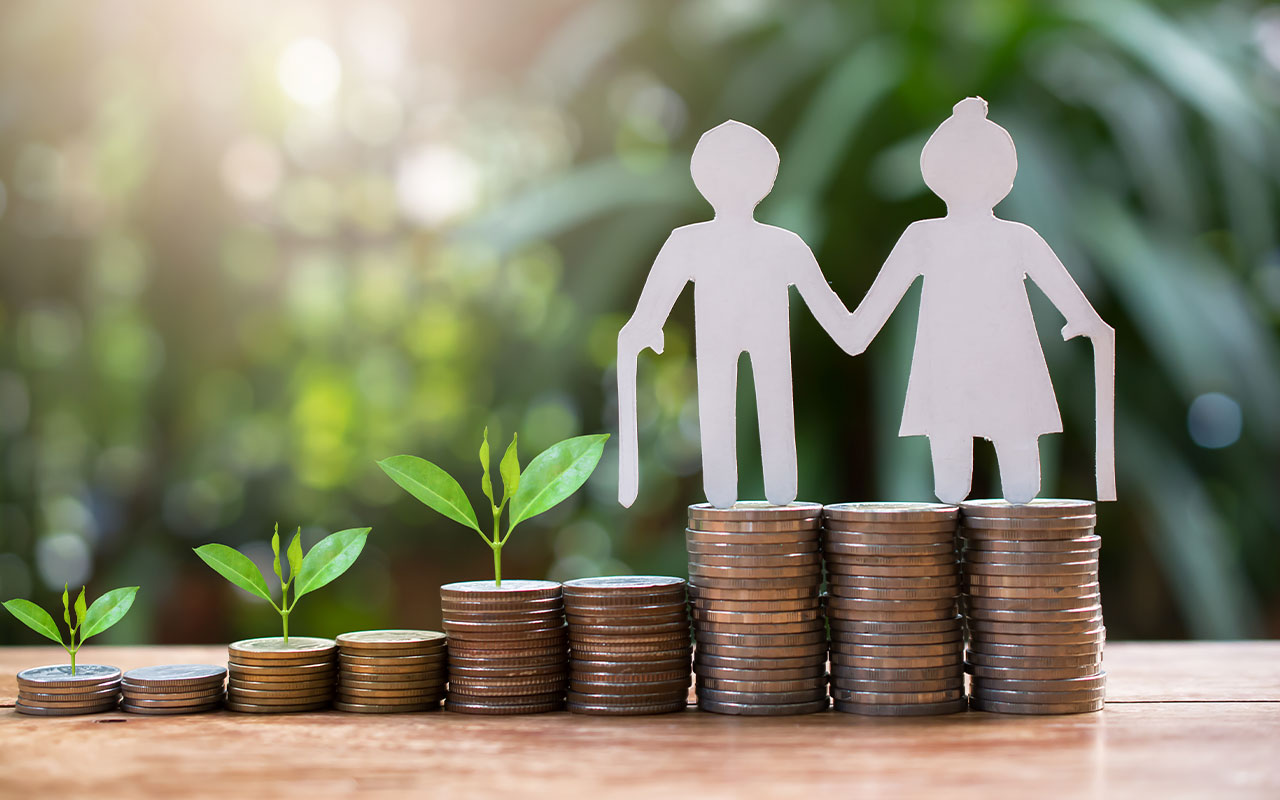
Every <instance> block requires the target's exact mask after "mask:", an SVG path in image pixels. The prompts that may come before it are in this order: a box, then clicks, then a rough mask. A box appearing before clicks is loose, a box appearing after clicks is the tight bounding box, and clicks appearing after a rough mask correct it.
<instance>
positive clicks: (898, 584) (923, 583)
mask: <svg viewBox="0 0 1280 800" xmlns="http://www.w3.org/2000/svg"><path fill="white" fill-rule="evenodd" d="M846 586H847V587H848V588H850V589H942V588H947V589H955V590H956V591H957V593H958V592H959V590H960V577H959V575H958V574H949V575H938V576H927V575H924V576H913V577H896V578H895V577H887V576H877V575H858V576H848V575H840V574H839V573H835V574H832V575H828V576H827V587H828V591H830V592H831V594H836V593H837V592H838V591H840V590H841V588H842V587H846Z"/></svg>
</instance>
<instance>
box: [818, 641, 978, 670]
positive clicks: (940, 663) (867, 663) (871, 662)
mask: <svg viewBox="0 0 1280 800" xmlns="http://www.w3.org/2000/svg"><path fill="white" fill-rule="evenodd" d="M837 645H838V643H832V650H831V663H832V664H833V665H839V666H842V667H858V668H861V669H927V668H929V667H954V666H956V665H958V664H962V663H963V660H962V656H961V653H960V651H959V648H957V649H956V651H955V652H952V653H944V654H942V655H933V656H911V655H907V656H866V655H858V654H856V653H849V652H846V651H844V650H843V649H836V647H837Z"/></svg>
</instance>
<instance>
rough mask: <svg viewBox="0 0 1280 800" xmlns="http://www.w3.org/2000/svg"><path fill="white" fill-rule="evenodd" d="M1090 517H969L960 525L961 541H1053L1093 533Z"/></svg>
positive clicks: (1076, 537) (1092, 521) (1092, 523)
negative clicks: (1040, 518)
mask: <svg viewBox="0 0 1280 800" xmlns="http://www.w3.org/2000/svg"><path fill="white" fill-rule="evenodd" d="M1094 530H1095V529H1094V520H1093V519H1091V518H1089V517H1077V518H1074V519H1061V520H1034V519H1027V520H1021V519H985V518H984V519H979V518H976V517H975V518H970V519H967V520H965V521H964V522H962V523H961V525H960V531H959V536H960V538H961V540H962V541H969V540H973V539H1019V540H1022V541H1045V542H1047V541H1053V540H1063V539H1078V538H1080V537H1082V536H1094V535H1096V534H1095V533H1094Z"/></svg>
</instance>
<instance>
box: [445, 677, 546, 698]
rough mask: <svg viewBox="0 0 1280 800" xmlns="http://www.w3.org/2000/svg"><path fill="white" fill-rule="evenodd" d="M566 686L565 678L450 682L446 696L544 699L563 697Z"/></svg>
mask: <svg viewBox="0 0 1280 800" xmlns="http://www.w3.org/2000/svg"><path fill="white" fill-rule="evenodd" d="M568 688H569V680H568V679H567V678H566V679H565V680H563V681H561V682H559V683H540V684H531V685H529V686H472V685H470V684H466V685H458V686H455V685H453V684H452V683H450V684H449V693H448V697H452V698H455V699H457V698H464V699H465V698H472V699H484V700H494V699H498V698H509V699H513V700H523V699H529V698H535V697H536V698H538V699H539V700H542V701H545V700H546V699H548V697H563V696H564V693H565V691H566V690H567V689H568Z"/></svg>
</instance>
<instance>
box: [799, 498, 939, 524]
mask: <svg viewBox="0 0 1280 800" xmlns="http://www.w3.org/2000/svg"><path fill="white" fill-rule="evenodd" d="M822 515H823V517H824V518H825V519H826V520H842V521H843V520H848V521H853V522H938V521H949V520H953V519H955V518H956V517H957V516H958V515H959V509H958V508H956V507H955V506H951V505H943V504H941V503H892V502H890V503H832V504H830V505H826V506H823V508H822Z"/></svg>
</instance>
